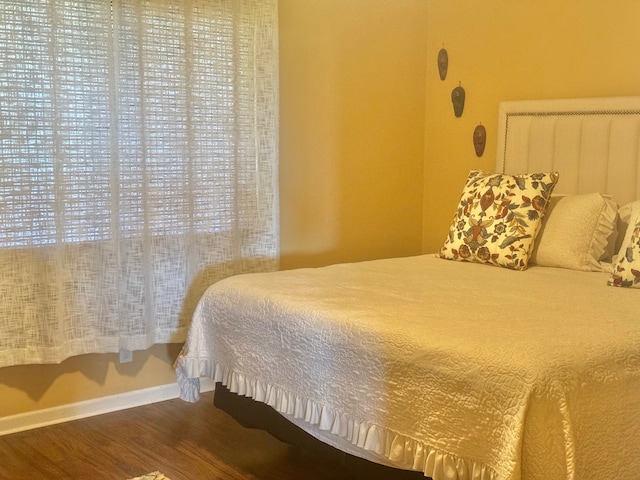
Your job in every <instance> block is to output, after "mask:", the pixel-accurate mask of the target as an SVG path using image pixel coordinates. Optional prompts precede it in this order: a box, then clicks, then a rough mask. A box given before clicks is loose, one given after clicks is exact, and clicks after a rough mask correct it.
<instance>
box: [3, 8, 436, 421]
mask: <svg viewBox="0 0 640 480" xmlns="http://www.w3.org/2000/svg"><path fill="white" fill-rule="evenodd" d="M425 27H426V3H425V2H424V0H391V1H390V0H281V1H280V51H281V55H280V69H281V92H280V97H281V106H280V109H281V124H280V129H281V136H280V149H281V155H280V157H281V160H280V162H281V172H280V174H281V180H280V183H281V237H282V268H294V267H301V266H316V265H324V264H329V263H335V262H341V261H358V260H365V259H370V258H378V257H385V256H398V255H400V256H403V255H412V254H417V253H420V250H421V242H422V176H423V175H422V169H423V147H424V143H423V136H424V128H423V121H424V108H425V90H424V82H425V77H424V75H425V54H426V28H425ZM179 347H180V346H179V345H168V346H167V345H157V346H155V347H153V348H152V349H150V350H148V351H145V352H134V357H133V359H134V361H133V362H132V363H128V364H119V363H118V360H117V355H116V354H109V355H86V356H80V357H75V358H71V359H68V360H67V361H65V362H63V363H62V364H60V365H39V366H17V367H9V368H4V369H0V417H2V416H5V415H12V414H17V413H23V412H28V411H33V410H38V409H42V408H47V407H52V406H57V405H61V404H67V403H73V402H78V401H82V400H86V399H90V398H98V397H102V396H107V395H113V394H117V393H122V392H127V391H132V390H136V389H141V388H146V387H151V386H156V385H163V384H168V383H172V382H173V381H174V379H175V376H174V373H173V369H172V367H171V364H172V363H173V361H174V359H175V357H176V356H177V354H178V352H179Z"/></svg>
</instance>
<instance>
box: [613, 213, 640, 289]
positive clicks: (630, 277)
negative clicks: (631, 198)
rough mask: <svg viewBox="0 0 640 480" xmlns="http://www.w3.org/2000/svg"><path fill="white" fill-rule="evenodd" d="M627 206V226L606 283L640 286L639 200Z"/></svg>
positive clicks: (618, 285) (628, 286)
mask: <svg viewBox="0 0 640 480" xmlns="http://www.w3.org/2000/svg"><path fill="white" fill-rule="evenodd" d="M629 207H630V211H631V214H630V217H629V226H628V227H627V231H626V233H625V236H624V240H623V241H622V247H621V248H620V251H619V252H618V257H617V260H616V263H615V265H614V267H613V273H612V274H611V277H610V278H609V280H608V281H607V284H608V285H611V286H614V287H627V288H640V201H636V202H633V203H632V204H630V205H629Z"/></svg>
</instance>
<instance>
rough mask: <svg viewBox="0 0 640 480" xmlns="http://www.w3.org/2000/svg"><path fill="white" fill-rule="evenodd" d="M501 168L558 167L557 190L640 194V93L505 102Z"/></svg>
mask: <svg viewBox="0 0 640 480" xmlns="http://www.w3.org/2000/svg"><path fill="white" fill-rule="evenodd" d="M498 127H499V128H498V150H497V160H496V171H499V172H504V173H510V174H517V173H526V172H544V171H551V170H555V171H558V172H559V173H560V180H559V182H558V184H557V186H556V189H555V191H554V193H563V194H574V193H591V192H600V193H606V194H609V195H612V196H613V197H614V198H615V199H616V200H617V202H618V204H620V205H624V204H625V203H627V202H630V201H632V200H635V199H638V198H640V97H611V98H580V99H564V100H526V101H511V102H502V103H501V104H500V114H499V124H498Z"/></svg>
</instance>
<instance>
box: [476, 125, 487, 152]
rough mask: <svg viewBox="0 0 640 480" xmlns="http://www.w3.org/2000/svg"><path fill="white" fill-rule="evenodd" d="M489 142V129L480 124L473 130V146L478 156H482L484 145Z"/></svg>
mask: <svg viewBox="0 0 640 480" xmlns="http://www.w3.org/2000/svg"><path fill="white" fill-rule="evenodd" d="M486 144H487V129H486V128H484V125H482V124H480V125H478V126H477V127H476V128H475V130H474V131H473V148H474V150H475V151H476V156H478V157H481V156H482V154H483V153H484V147H485V145H486Z"/></svg>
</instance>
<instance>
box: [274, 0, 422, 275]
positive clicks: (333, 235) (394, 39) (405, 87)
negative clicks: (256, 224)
mask: <svg viewBox="0 0 640 480" xmlns="http://www.w3.org/2000/svg"><path fill="white" fill-rule="evenodd" d="M426 5H427V4H426V2H425V1H424V0H393V1H389V0H348V1H345V0H280V42H281V43H280V60H281V68H280V94H281V97H282V102H281V110H280V131H281V137H280V140H281V141H280V165H281V166H280V181H281V190H280V192H281V198H280V200H281V218H282V222H281V228H282V231H281V233H282V245H281V246H282V262H281V264H282V268H283V269H286V268H292V267H298V266H317V265H325V264H330V263H337V262H344V261H357V260H366V259H372V258H379V257H391V256H406V255H412V254H418V253H420V251H421V248H422V246H421V241H422V228H421V218H422V180H421V179H422V168H423V148H424V145H423V135H424V129H423V122H424V107H425V100H424V98H425V97H424V94H425V90H424V82H425V77H424V75H425V55H426Z"/></svg>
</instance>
